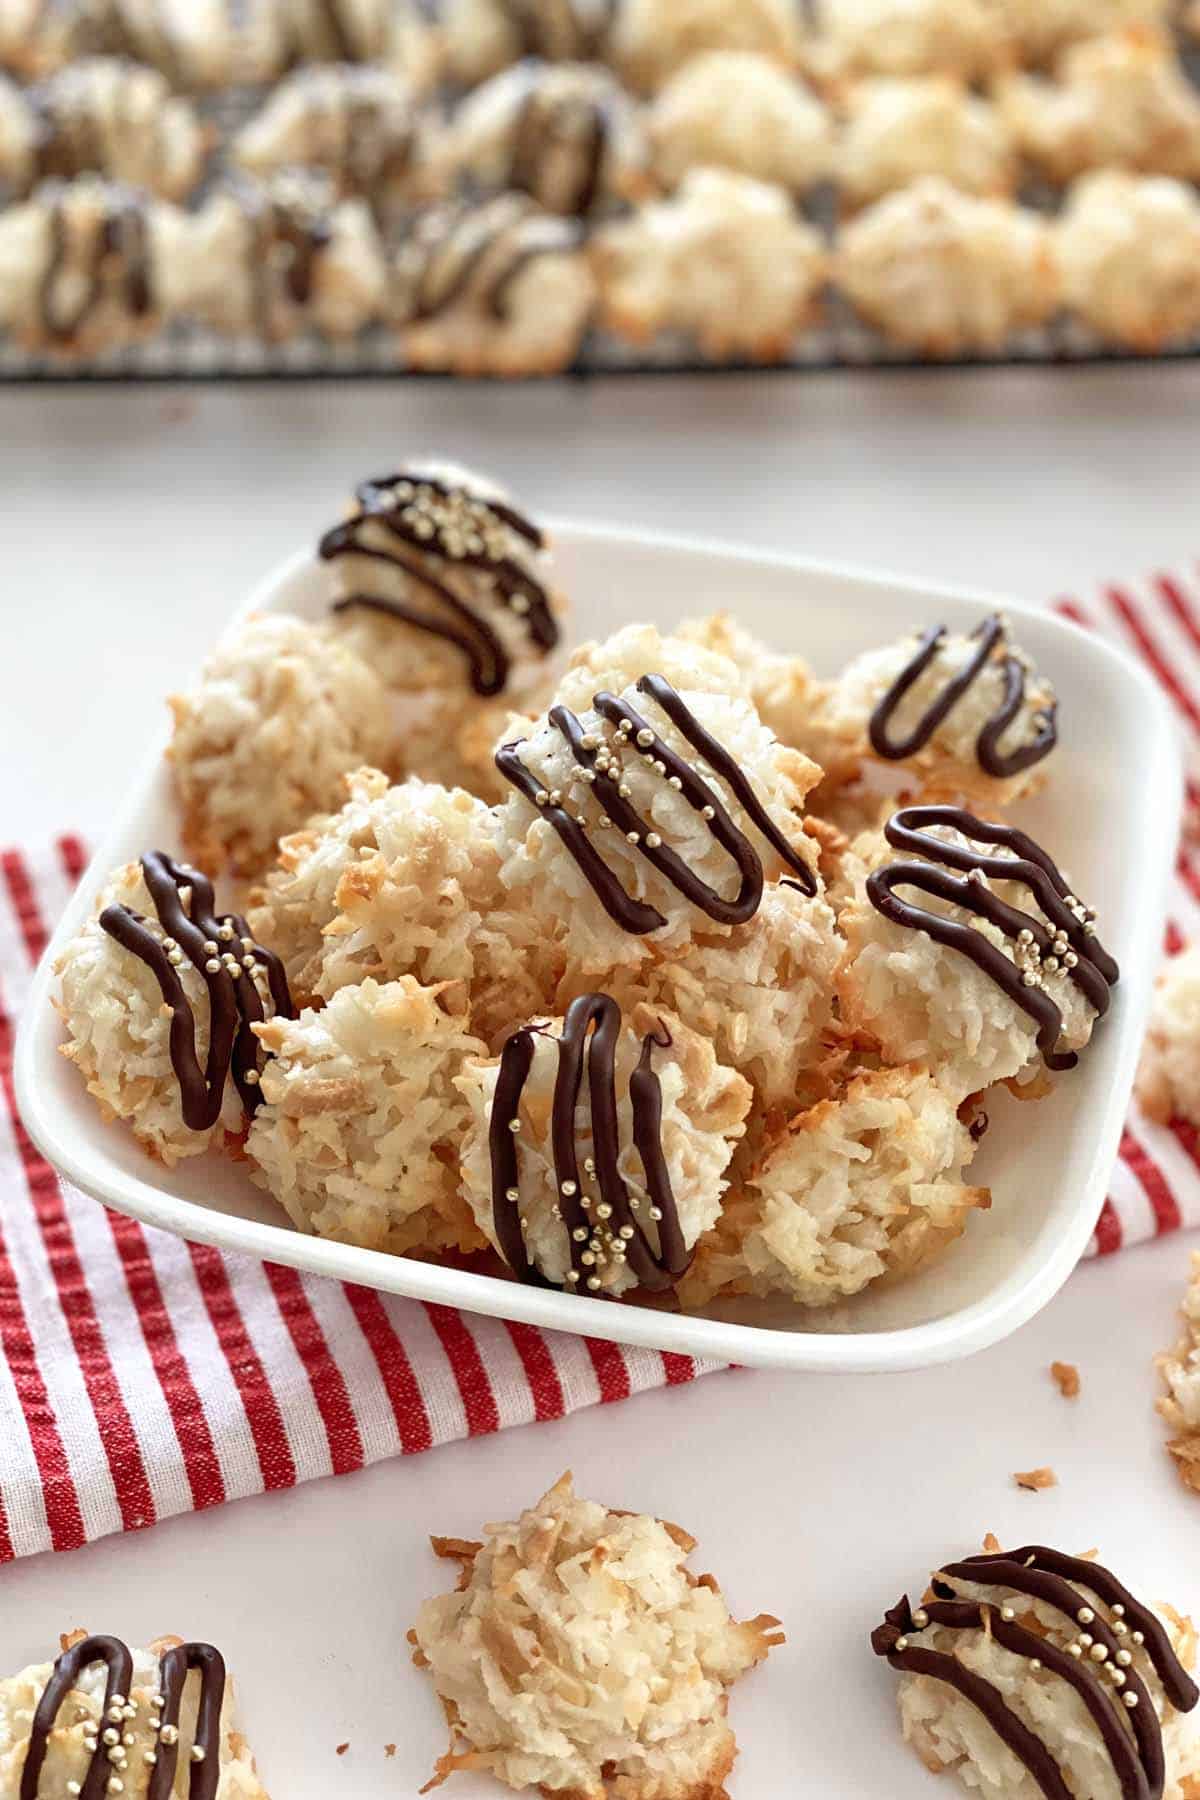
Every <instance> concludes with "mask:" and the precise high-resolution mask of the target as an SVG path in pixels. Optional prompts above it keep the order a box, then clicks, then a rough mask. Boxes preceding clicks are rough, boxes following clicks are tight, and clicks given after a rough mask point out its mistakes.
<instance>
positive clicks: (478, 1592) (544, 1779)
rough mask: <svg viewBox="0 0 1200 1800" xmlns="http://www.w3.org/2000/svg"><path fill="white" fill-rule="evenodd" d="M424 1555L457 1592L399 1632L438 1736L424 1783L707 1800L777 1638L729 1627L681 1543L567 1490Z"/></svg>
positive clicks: (595, 1798) (771, 1625) (724, 1773)
mask: <svg viewBox="0 0 1200 1800" xmlns="http://www.w3.org/2000/svg"><path fill="white" fill-rule="evenodd" d="M433 1547H434V1550H435V1551H436V1552H437V1554H438V1555H439V1556H443V1557H446V1558H447V1559H449V1560H450V1561H452V1562H455V1563H457V1564H458V1565H459V1581H458V1586H457V1590H456V1591H455V1592H452V1593H448V1594H439V1595H438V1596H436V1598H434V1599H432V1600H427V1601H426V1603H425V1605H424V1606H423V1607H422V1608H421V1610H420V1612H419V1613H418V1615H417V1621H416V1624H415V1626H414V1627H413V1630H412V1631H411V1632H410V1633H409V1638H410V1641H411V1642H412V1644H413V1646H414V1656H413V1661H414V1662H415V1663H416V1664H417V1667H418V1668H422V1669H428V1671H429V1673H430V1676H431V1677H432V1679H433V1684H434V1687H435V1688H436V1690H437V1693H438V1697H439V1698H440V1700H441V1702H442V1705H443V1707H444V1708H445V1712H446V1718H447V1721H448V1723H449V1726H450V1748H449V1750H448V1751H447V1752H446V1754H445V1755H444V1756H441V1757H439V1758H438V1760H437V1764H436V1768H435V1773H434V1781H433V1783H432V1784H431V1785H433V1786H437V1785H440V1783H441V1782H443V1781H445V1780H446V1779H447V1777H448V1776H450V1775H452V1774H453V1773H454V1771H455V1770H456V1769H464V1770H482V1771H486V1772H487V1773H488V1774H491V1775H493V1776H495V1778H496V1779H497V1780H498V1781H502V1782H504V1783H505V1784H506V1786H508V1787H510V1788H514V1789H518V1790H520V1791H521V1792H522V1793H526V1792H528V1791H530V1789H531V1788H533V1787H535V1786H536V1787H537V1788H538V1790H539V1792H541V1793H543V1794H552V1793H553V1794H563V1795H566V1794H571V1795H572V1796H576V1797H577V1800H585V1796H586V1797H587V1800H600V1796H601V1795H602V1794H605V1793H611V1794H613V1795H618V1794H619V1795H620V1796H621V1800H720V1796H722V1795H723V1794H724V1793H725V1781H726V1779H727V1778H728V1775H729V1771H730V1769H731V1768H732V1766H733V1760H734V1757H735V1756H736V1755H737V1744H736V1742H735V1741H734V1736H733V1732H732V1730H731V1729H730V1726H729V1722H728V1719H727V1716H726V1715H727V1712H728V1705H729V1690H730V1689H731V1688H732V1687H733V1685H734V1683H735V1682H736V1681H738V1680H739V1679H740V1677H741V1676H743V1675H744V1674H746V1673H747V1671H748V1670H750V1669H751V1668H753V1667H754V1665H755V1664H756V1663H758V1662H761V1661H762V1660H763V1658H764V1657H765V1656H766V1655H767V1654H768V1652H769V1651H771V1650H772V1649H774V1648H775V1647H776V1646H777V1645H778V1644H781V1643H782V1642H783V1634H782V1632H781V1631H780V1630H779V1621H778V1619H776V1618H773V1617H771V1616H770V1615H769V1614H761V1615H760V1616H759V1617H758V1618H754V1619H747V1620H745V1621H744V1622H741V1623H739V1622H738V1621H736V1620H735V1619H733V1618H732V1617H731V1615H730V1612H729V1608H728V1605H727V1604H726V1601H725V1598H724V1596H723V1594H722V1593H721V1589H720V1587H719V1586H718V1584H717V1582H716V1580H715V1579H714V1577H713V1576H711V1575H701V1576H697V1575H694V1574H693V1573H692V1572H691V1570H690V1569H689V1568H688V1567H687V1558H688V1556H689V1555H690V1554H691V1552H692V1551H693V1550H694V1549H695V1548H696V1541H695V1539H694V1538H692V1537H691V1536H689V1534H688V1533H687V1532H686V1531H683V1530H681V1529H680V1527H679V1526H678V1525H669V1524H666V1523H664V1522H663V1521H662V1520H659V1519H654V1518H651V1517H649V1516H648V1515H647V1514H645V1513H635V1512H628V1511H616V1510H610V1509H609V1508H608V1507H607V1506H603V1505H598V1504H597V1503H596V1502H595V1501H590V1500H584V1499H581V1498H580V1497H578V1496H577V1495H576V1494H575V1491H574V1488H573V1486H572V1483H571V1477H570V1475H564V1476H563V1477H562V1479H561V1480H560V1481H557V1482H556V1483H555V1484H554V1486H553V1487H552V1488H551V1489H550V1492H549V1493H548V1494H544V1495H543V1496H542V1498H541V1499H540V1500H539V1501H538V1502H537V1503H536V1505H534V1506H532V1507H530V1508H529V1509H528V1510H527V1511H526V1512H523V1513H522V1514H521V1516H520V1517H519V1518H518V1519H515V1520H513V1521H512V1522H511V1523H506V1524H503V1525H489V1526H487V1527H486V1528H485V1541H484V1542H483V1543H471V1542H466V1541H464V1540H463V1539H462V1538H438V1537H435V1538H434V1539H433ZM502 1672H503V1673H502Z"/></svg>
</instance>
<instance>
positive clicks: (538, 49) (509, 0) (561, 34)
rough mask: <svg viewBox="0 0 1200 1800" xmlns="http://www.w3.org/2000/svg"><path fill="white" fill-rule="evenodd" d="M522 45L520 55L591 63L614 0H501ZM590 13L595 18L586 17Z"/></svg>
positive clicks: (599, 43)
mask: <svg viewBox="0 0 1200 1800" xmlns="http://www.w3.org/2000/svg"><path fill="white" fill-rule="evenodd" d="M500 7H501V10H502V12H503V13H504V16H505V18H506V19H507V21H508V23H509V25H510V26H511V27H512V29H513V31H514V32H515V33H516V35H517V37H518V39H519V40H520V44H521V54H522V56H542V57H545V58H547V60H549V61H571V62H590V61H593V60H594V59H595V58H597V57H598V56H599V54H600V50H601V47H602V44H603V39H604V34H605V32H606V31H607V29H608V26H609V24H610V22H611V19H612V14H613V11H614V9H615V0H599V3H598V4H597V3H595V0H593V4H592V5H591V6H590V7H589V6H588V4H587V0H500ZM588 12H591V13H592V14H594V17H592V18H590V19H589V18H588V17H587V16H586V14H587V13H588Z"/></svg>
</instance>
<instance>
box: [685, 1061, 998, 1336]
mask: <svg viewBox="0 0 1200 1800" xmlns="http://www.w3.org/2000/svg"><path fill="white" fill-rule="evenodd" d="M974 1154H975V1139H974V1137H973V1136H972V1133H971V1131H970V1129H969V1127H968V1126H967V1125H965V1124H963V1123H962V1122H961V1121H960V1119H959V1117H958V1113H957V1111H956V1108H955V1102H954V1099H953V1098H952V1096H951V1095H950V1094H948V1093H947V1091H946V1089H945V1088H944V1087H942V1086H941V1085H939V1083H938V1082H937V1081H936V1080H935V1079H934V1078H933V1076H932V1075H931V1074H930V1073H929V1071H928V1070H927V1069H924V1068H918V1067H912V1068H897V1069H882V1070H874V1071H867V1072H866V1073H863V1074H859V1075H856V1076H854V1077H853V1078H852V1079H851V1080H849V1081H848V1082H847V1083H846V1084H845V1086H844V1087H843V1088H842V1089H841V1090H840V1091H839V1092H837V1093H836V1094H835V1095H833V1096H832V1097H830V1098H828V1099H824V1100H819V1101H818V1102H817V1103H816V1105H814V1106H812V1107H810V1108H809V1109H808V1110H807V1111H805V1112H802V1113H800V1114H799V1115H798V1116H797V1117H796V1118H795V1119H793V1120H792V1121H791V1123H790V1124H789V1125H787V1126H786V1127H785V1128H784V1130H783V1131H782V1132H781V1133H779V1134H778V1135H776V1136H775V1137H774V1138H772V1139H769V1140H768V1142H767V1144H766V1145H765V1147H764V1148H763V1149H762V1151H761V1152H760V1154H759V1155H758V1157H757V1160H756V1161H755V1163H754V1165H753V1167H752V1168H751V1170H750V1171H749V1173H747V1174H745V1175H744V1176H743V1177H742V1178H741V1180H740V1181H739V1182H737V1183H736V1184H735V1186H734V1188H733V1190H732V1191H731V1193H730V1196H729V1199H728V1201H727V1203H726V1206H725V1210H724V1212H723V1213H722V1215H721V1217H720V1219H719V1220H718V1221H717V1224H716V1226H715V1228H714V1229H713V1230H712V1231H711V1232H710V1233H709V1235H708V1236H707V1237H705V1238H704V1239H702V1241H701V1243H700V1246H699V1249H698V1251H697V1254H696V1259H695V1262H694V1264H693V1266H692V1269H691V1272H690V1274H689V1275H688V1276H687V1278H686V1279H685V1281H684V1283H683V1285H682V1290H681V1296H680V1297H681V1299H682V1301H683V1304H684V1305H685V1306H687V1307H695V1306H700V1305H704V1304H706V1303H707V1302H708V1301H709V1300H711V1299H713V1298H714V1296H716V1295H747V1294H749V1295H756V1296H758V1297H760V1298H766V1297H769V1296H771V1295H777V1294H781V1295H786V1296H787V1297H788V1298H789V1299H791V1300H793V1301H795V1302H796V1304H797V1305H800V1306H815V1307H824V1306H832V1305H835V1304H836V1303H838V1302H839V1301H841V1300H844V1299H846V1298H847V1297H848V1296H849V1295H852V1294H858V1293H861V1292H862V1290H863V1289H864V1288H866V1287H869V1286H870V1284H871V1283H872V1282H875V1281H879V1280H880V1279H881V1278H882V1277H883V1276H885V1275H906V1274H911V1273H912V1271H913V1270H914V1269H917V1268H919V1267H921V1266H922V1265H923V1264H925V1263H927V1262H929V1261H930V1260H931V1258H933V1257H934V1256H936V1255H937V1254H938V1252H939V1251H940V1250H942V1249H944V1248H945V1246H946V1245H947V1244H949V1243H951V1242H952V1241H953V1240H954V1239H955V1238H956V1237H958V1236H959V1235H960V1234H961V1232H962V1231H963V1229H964V1227H965V1225H966V1222H967V1220H968V1218H969V1217H970V1215H971V1213H972V1212H973V1211H976V1210H978V1209H980V1208H984V1207H987V1206H988V1205H989V1204H990V1200H991V1196H990V1194H989V1192H988V1190H987V1189H986V1188H978V1187H969V1186H968V1185H967V1183H966V1180H965V1178H964V1170H965V1168H966V1165H967V1164H968V1163H969V1162H970V1161H971V1158H972V1156H973V1155H974Z"/></svg>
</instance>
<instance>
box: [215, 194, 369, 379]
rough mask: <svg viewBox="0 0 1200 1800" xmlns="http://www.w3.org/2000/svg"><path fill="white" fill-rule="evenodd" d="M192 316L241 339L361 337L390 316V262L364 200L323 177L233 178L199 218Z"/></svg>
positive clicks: (278, 339) (274, 340)
mask: <svg viewBox="0 0 1200 1800" xmlns="http://www.w3.org/2000/svg"><path fill="white" fill-rule="evenodd" d="M193 234H194V238H195V242H196V245H197V259H198V263H199V266H198V269H197V272H196V277H195V279H194V281H193V282H192V283H191V285H190V287H189V291H188V296H187V301H188V310H189V312H190V314H191V315H192V316H193V317H194V318H196V319H198V320H199V321H200V322H201V323H202V324H204V325H207V326H209V327H211V329H212V330H214V331H219V332H222V333H225V334H229V335H233V336H249V337H254V338H259V339H261V338H266V339H268V340H269V341H271V342H273V343H277V342H283V341H285V340H286V339H288V338H292V337H295V336H296V335H297V334H298V333H300V332H304V331H309V330H312V329H314V328H315V329H316V330H318V331H320V332H322V333H323V334H324V335H325V336H326V337H333V338H338V337H353V336H354V335H355V333H356V332H359V331H361V330H362V329H363V327H364V326H366V325H370V324H373V323H375V322H376V321H377V320H379V319H380V318H382V316H383V313H384V310H385V307H386V302H387V286H388V271H387V259H386V256H385V253H384V247H383V242H382V240H381V238H380V235H379V231H378V228H377V226H376V223H375V221H374V219H373V218H372V216H371V212H370V209H369V208H368V206H367V204H366V202H365V201H364V200H361V199H358V198H339V194H338V188H337V184H336V182H335V181H334V180H333V178H332V177H331V176H330V174H329V173H328V172H327V171H324V170H320V169H285V170H283V171H281V172H279V173H277V174H274V175H272V176H269V177H268V178H266V179H264V180H261V181H259V180H254V179H252V178H251V177H249V176H241V175H238V176H234V177H231V178H230V180H229V181H228V183H227V184H226V185H225V186H224V187H222V188H220V189H218V190H217V191H216V192H215V193H213V194H212V195H210V197H209V198H208V199H207V200H206V201H205V203H204V205H203V206H202V207H201V208H200V210H199V211H198V212H197V214H196V215H195V219H194V222H193Z"/></svg>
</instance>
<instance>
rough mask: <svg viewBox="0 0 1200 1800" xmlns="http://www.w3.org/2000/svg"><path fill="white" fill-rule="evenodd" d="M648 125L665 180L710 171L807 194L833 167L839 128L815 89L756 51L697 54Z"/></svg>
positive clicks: (657, 102)
mask: <svg viewBox="0 0 1200 1800" xmlns="http://www.w3.org/2000/svg"><path fill="white" fill-rule="evenodd" d="M648 127H649V132H650V139H651V145H652V150H653V156H654V169H655V173H656V175H657V176H658V178H659V180H660V181H661V182H662V183H663V184H664V185H665V186H666V187H669V188H673V187H677V186H678V184H679V183H680V182H681V181H682V180H683V177H684V176H685V175H686V174H687V172H688V170H689V169H693V168H696V167H698V166H702V165H708V166H709V167H714V166H715V167H718V168H724V169H736V170H737V171H738V172H739V173H740V174H742V175H752V176H754V177H755V179H756V180H758V181H773V182H778V184H779V185H780V187H785V188H788V189H790V190H791V191H792V192H793V193H803V192H805V191H806V190H807V189H808V188H810V187H813V186H814V185H815V184H816V183H817V182H819V181H822V180H824V178H825V176H827V175H828V174H829V172H830V170H831V168H832V165H833V123H832V119H831V117H830V113H829V110H828V108H827V107H826V106H825V104H824V103H823V102H822V101H821V100H819V99H818V98H817V96H816V95H815V94H814V93H813V92H812V90H811V89H810V88H809V87H808V86H807V84H806V83H805V82H804V81H803V80H801V79H800V78H799V77H798V76H796V75H794V74H793V73H792V72H791V71H790V70H788V69H786V68H784V67H782V66H781V65H780V64H779V63H778V62H776V61H775V60H774V59H773V58H772V57H770V56H763V55H761V54H760V53H759V52H757V51H753V50H709V51H705V52H704V53H703V54H702V55H700V56H694V57H692V59H691V60H690V61H689V62H686V63H684V65H683V67H682V68H681V69H679V70H678V71H677V73H676V74H674V75H673V76H672V77H671V79H670V81H668V82H667V84H666V86H665V87H664V88H663V89H662V91H661V92H660V93H659V94H657V95H656V96H655V99H654V101H653V104H652V105H651V107H650V110H649V114H648Z"/></svg>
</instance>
